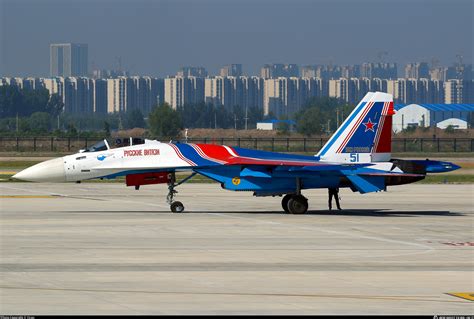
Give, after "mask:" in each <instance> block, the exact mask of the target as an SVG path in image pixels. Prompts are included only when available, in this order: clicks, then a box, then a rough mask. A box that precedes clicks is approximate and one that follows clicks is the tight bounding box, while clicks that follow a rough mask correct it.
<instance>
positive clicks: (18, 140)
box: [0, 137, 474, 153]
mask: <svg viewBox="0 0 474 319" xmlns="http://www.w3.org/2000/svg"><path fill="white" fill-rule="evenodd" d="M99 140H100V139H91V138H73V137H69V138H67V137H66V138H59V137H0V152H58V153H63V152H64V153H66V152H77V151H79V150H80V149H84V148H87V147H88V146H91V145H93V144H95V143H96V142H97V141H99ZM158 140H160V141H170V139H169V138H158ZM181 142H184V140H181ZM187 142H189V143H205V144H207V143H209V144H219V145H229V146H237V147H244V148H250V149H257V150H265V151H274V152H311V153H316V152H317V151H319V150H320V149H321V148H322V146H323V145H324V144H325V143H326V142H327V139H326V138H312V137H306V138H292V137H285V138H281V137H275V138H242V137H240V138H206V137H204V138H188V140H187ZM392 152H394V153H407V152H420V153H436V152H474V138H394V139H392Z"/></svg>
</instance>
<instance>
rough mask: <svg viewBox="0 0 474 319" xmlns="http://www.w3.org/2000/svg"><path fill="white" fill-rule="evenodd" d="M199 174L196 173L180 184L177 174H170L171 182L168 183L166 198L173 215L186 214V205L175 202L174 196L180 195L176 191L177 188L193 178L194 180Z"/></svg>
mask: <svg viewBox="0 0 474 319" xmlns="http://www.w3.org/2000/svg"><path fill="white" fill-rule="evenodd" d="M196 174H197V173H196V172H194V173H192V174H191V175H189V176H188V177H186V178H185V179H183V180H182V181H180V182H179V183H176V173H175V172H172V173H170V176H169V182H168V196H166V202H167V203H168V204H169V205H170V209H171V211H172V212H173V213H182V212H184V205H183V203H181V202H179V201H175V200H174V196H175V195H176V194H177V193H178V191H177V190H175V188H176V187H178V186H179V185H181V184H183V183H185V182H187V181H188V180H190V179H191V178H193V177H194V176H195V175H196Z"/></svg>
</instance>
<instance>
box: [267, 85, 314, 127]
mask: <svg viewBox="0 0 474 319" xmlns="http://www.w3.org/2000/svg"><path fill="white" fill-rule="evenodd" d="M307 84H308V83H307V82H306V81H305V80H303V79H301V78H298V77H279V78H277V79H266V80H265V89H264V96H263V114H264V115H268V114H270V113H271V114H273V115H274V116H276V117H277V118H280V117H282V116H287V117H290V116H291V115H293V114H294V113H295V112H297V111H298V110H299V109H300V107H301V105H303V104H304V103H305V102H306V100H307V98H308V95H309V88H308V86H307Z"/></svg>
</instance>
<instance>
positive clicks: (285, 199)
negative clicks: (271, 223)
mask: <svg viewBox="0 0 474 319" xmlns="http://www.w3.org/2000/svg"><path fill="white" fill-rule="evenodd" d="M292 196H293V195H292V194H286V195H285V196H283V198H282V200H281V207H283V210H284V211H285V213H287V214H289V213H290V211H289V210H288V201H289V200H290V198H291V197H292Z"/></svg>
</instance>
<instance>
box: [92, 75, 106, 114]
mask: <svg viewBox="0 0 474 319" xmlns="http://www.w3.org/2000/svg"><path fill="white" fill-rule="evenodd" d="M91 83H92V98H93V112H94V113H98V114H106V113H107V80H105V79H92V80H91Z"/></svg>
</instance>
